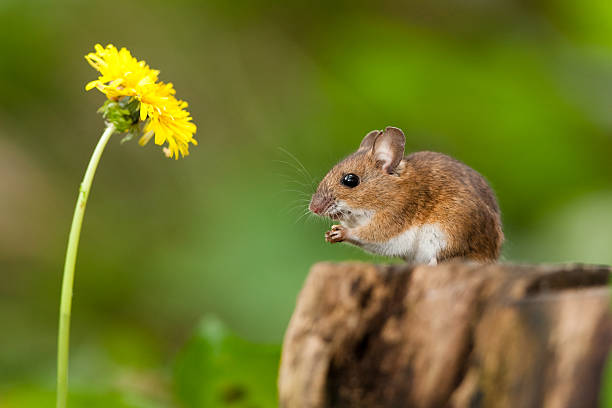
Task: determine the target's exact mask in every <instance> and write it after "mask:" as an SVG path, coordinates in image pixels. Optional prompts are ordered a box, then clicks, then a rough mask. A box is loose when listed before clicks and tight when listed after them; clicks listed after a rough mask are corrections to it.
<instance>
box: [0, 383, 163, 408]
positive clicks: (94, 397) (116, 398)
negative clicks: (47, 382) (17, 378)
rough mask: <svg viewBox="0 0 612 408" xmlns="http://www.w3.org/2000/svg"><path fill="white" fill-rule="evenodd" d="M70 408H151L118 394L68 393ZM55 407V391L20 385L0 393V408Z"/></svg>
mask: <svg viewBox="0 0 612 408" xmlns="http://www.w3.org/2000/svg"><path fill="white" fill-rule="evenodd" d="M68 405H69V406H70V408H144V407H145V406H146V407H148V408H152V407H151V405H143V404H142V403H137V402H135V401H131V400H130V397H127V396H124V395H122V394H120V393H118V392H106V393H101V392H73V391H71V392H70V395H69V398H68ZM53 406H55V391H54V390H52V389H49V388H44V387H37V386H29V385H22V386H20V387H19V388H13V389H9V390H8V391H2V392H1V393H0V408H41V407H53Z"/></svg>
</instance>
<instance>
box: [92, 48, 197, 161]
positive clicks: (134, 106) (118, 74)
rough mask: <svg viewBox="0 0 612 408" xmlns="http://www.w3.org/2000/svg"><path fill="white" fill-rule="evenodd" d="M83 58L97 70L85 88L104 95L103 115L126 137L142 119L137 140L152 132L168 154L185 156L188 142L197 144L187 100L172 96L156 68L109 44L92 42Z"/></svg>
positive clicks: (144, 140) (142, 141)
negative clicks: (140, 135) (91, 48)
mask: <svg viewBox="0 0 612 408" xmlns="http://www.w3.org/2000/svg"><path fill="white" fill-rule="evenodd" d="M85 59H86V60H87V61H88V62H89V64H90V65H91V66H92V67H94V68H95V69H96V70H98V71H99V72H100V74H101V75H100V76H99V77H98V79H96V80H94V81H91V82H89V83H88V84H87V85H86V86H85V89H86V90H90V89H93V88H96V89H98V90H99V91H100V92H102V93H104V94H105V95H106V97H107V98H108V101H110V102H108V101H107V103H106V104H105V105H104V106H103V107H102V113H103V115H104V118H105V119H106V120H109V121H111V122H113V123H114V124H115V126H116V127H117V129H118V130H120V131H125V132H128V139H129V138H131V136H132V135H133V134H135V133H139V127H138V124H139V122H143V123H145V125H144V136H142V137H141V138H140V140H139V144H140V145H143V146H144V145H145V144H146V143H147V142H148V141H149V140H150V139H151V138H152V137H153V135H155V144H156V145H160V146H162V145H164V144H165V143H167V144H168V145H167V147H165V148H164V152H167V153H166V155H167V156H168V157H174V158H175V159H178V158H179V155H180V156H187V155H188V154H189V143H192V144H193V145H197V141H196V140H195V139H194V138H193V135H194V133H195V132H196V125H195V124H194V123H193V122H192V118H191V115H190V114H189V112H188V111H187V110H186V108H187V102H184V101H181V100H178V99H177V98H176V97H175V96H174V95H175V93H176V91H175V90H174V86H173V85H172V83H164V82H161V81H159V80H158V75H159V71H157V70H154V69H151V68H150V67H149V66H148V65H147V64H146V62H145V61H138V60H137V59H136V58H134V57H133V56H132V54H130V52H129V51H128V50H127V49H125V48H122V49H121V50H117V48H116V47H115V46H113V45H112V44H109V45H107V46H106V47H105V48H103V47H102V46H101V45H100V44H96V46H95V52H93V53H89V54H87V55H86V56H85Z"/></svg>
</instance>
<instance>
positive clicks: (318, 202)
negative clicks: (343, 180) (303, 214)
mask: <svg viewBox="0 0 612 408" xmlns="http://www.w3.org/2000/svg"><path fill="white" fill-rule="evenodd" d="M333 202H334V199H333V198H332V197H331V196H330V195H328V194H325V193H320V192H316V193H314V195H313V196H312V199H311V200H310V205H309V206H308V208H309V209H310V211H312V212H313V213H315V214H317V215H322V214H324V213H325V211H326V210H327V209H328V208H329V207H330V206H331V205H332V204H333Z"/></svg>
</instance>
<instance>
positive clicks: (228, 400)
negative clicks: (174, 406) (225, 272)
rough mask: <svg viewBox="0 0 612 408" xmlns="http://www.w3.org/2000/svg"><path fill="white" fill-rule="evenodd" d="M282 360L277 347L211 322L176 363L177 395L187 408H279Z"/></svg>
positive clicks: (201, 326) (221, 324) (206, 320)
mask: <svg viewBox="0 0 612 408" xmlns="http://www.w3.org/2000/svg"><path fill="white" fill-rule="evenodd" d="M279 358H280V348H279V347H278V346H274V345H262V344H254V343H250V342H247V341H245V340H242V339H240V338H239V337H237V336H236V335H235V334H233V333H232V332H231V331H230V330H229V329H228V328H227V327H225V326H224V325H223V323H221V322H220V321H219V320H218V319H216V318H214V317H207V318H205V319H204V320H203V321H202V323H201V324H200V328H199V329H198V331H197V333H196V335H195V336H194V338H193V339H191V340H190V341H189V343H188V344H187V345H186V346H185V348H184V349H183V350H182V351H181V352H180V354H179V356H178V358H177V361H176V365H175V372H174V379H175V389H176V393H177V395H178V397H179V399H180V400H181V401H182V402H183V403H185V406H187V407H198V408H199V407H202V408H204V407H206V408H216V407H219V408H222V407H245V408H246V407H248V408H267V407H276V406H277V402H276V376H277V370H278V361H279Z"/></svg>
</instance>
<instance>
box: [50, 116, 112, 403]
mask: <svg viewBox="0 0 612 408" xmlns="http://www.w3.org/2000/svg"><path fill="white" fill-rule="evenodd" d="M114 132H115V126H114V125H112V124H109V125H108V126H107V127H106V130H104V133H102V136H101V137H100V140H99V141H98V145H97V146H96V148H95V150H94V152H93V155H92V156H91V159H90V160H89V165H88V166H87V170H86V171H85V177H83V182H82V183H81V187H80V189H79V198H78V199H77V204H76V208H75V209H74V216H73V217H72V226H71V227H70V236H69V237H68V249H67V251H66V261H65V264H64V277H63V280H62V294H61V303H60V315H59V332H58V335H57V408H65V407H66V404H67V398H68V347H69V340H70V310H71V308H72V286H73V283H74V265H75V263H76V257H77V250H78V246H79V237H80V235H81V225H82V224H83V215H85V205H86V204H87V197H88V196H89V190H90V189H91V183H92V181H93V177H94V174H95V173H96V168H97V167H98V162H99V161H100V156H102V152H103V151H104V147H105V146H106V143H107V142H108V139H110V137H111V135H112V134H113V133H114Z"/></svg>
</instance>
